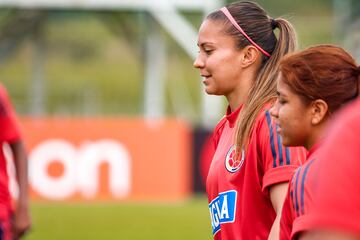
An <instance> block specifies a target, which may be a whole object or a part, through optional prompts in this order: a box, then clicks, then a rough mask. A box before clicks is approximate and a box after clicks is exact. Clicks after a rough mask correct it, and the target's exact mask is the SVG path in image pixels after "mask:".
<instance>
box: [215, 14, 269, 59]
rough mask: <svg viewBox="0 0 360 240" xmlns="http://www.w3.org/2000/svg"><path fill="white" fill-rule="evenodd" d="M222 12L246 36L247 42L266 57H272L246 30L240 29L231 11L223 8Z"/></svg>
mask: <svg viewBox="0 0 360 240" xmlns="http://www.w3.org/2000/svg"><path fill="white" fill-rule="evenodd" d="M220 11H222V12H223V13H224V14H225V16H226V17H227V18H228V19H229V21H230V22H231V23H232V25H234V27H236V29H237V30H239V32H241V34H242V35H244V37H246V38H247V40H249V42H250V43H251V44H252V45H254V47H256V48H257V49H258V50H259V51H260V52H262V53H263V54H264V55H265V56H268V57H270V54H269V53H268V52H266V51H265V50H264V49H262V48H261V47H260V46H259V45H257V44H256V43H255V42H254V41H253V40H252V39H251V38H250V37H249V36H248V35H247V34H246V33H245V32H244V30H242V28H241V27H240V25H239V24H238V23H237V22H236V21H235V19H234V18H233V16H232V15H231V13H230V12H229V10H228V9H227V8H226V7H223V8H221V9H220Z"/></svg>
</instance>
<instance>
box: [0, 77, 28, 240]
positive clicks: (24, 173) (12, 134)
mask: <svg viewBox="0 0 360 240" xmlns="http://www.w3.org/2000/svg"><path fill="white" fill-rule="evenodd" d="M0 143H1V151H0V239H1V240H12V239H20V237H21V236H23V235H24V234H25V233H26V231H27V230H28V229H29V228H30V226H31V220H30V214H29V204H28V203H29V199H28V164H27V156H26V152H25V147H24V143H23V140H22V136H21V133H20V128H19V123H18V121H17V119H16V115H15V112H14V110H13V107H12V106H11V103H10V100H9V98H8V95H7V92H6V90H5V88H4V87H3V86H2V85H1V84H0ZM5 143H7V144H9V146H10V149H11V152H12V156H13V159H14V165H15V170H16V178H17V182H18V186H19V196H18V199H17V204H16V206H15V208H14V206H13V203H12V198H11V196H10V192H9V176H8V173H7V165H6V159H5V154H4V144H5Z"/></svg>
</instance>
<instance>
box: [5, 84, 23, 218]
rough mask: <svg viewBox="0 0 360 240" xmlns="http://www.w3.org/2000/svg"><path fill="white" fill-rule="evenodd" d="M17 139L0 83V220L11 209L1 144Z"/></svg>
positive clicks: (18, 134) (8, 101)
mask: <svg viewBox="0 0 360 240" xmlns="http://www.w3.org/2000/svg"><path fill="white" fill-rule="evenodd" d="M19 139H20V131H19V125H18V122H17V120H16V117H15V113H14V111H13V108H12V106H11V103H10V100H9V98H8V95H7V93H6V90H5V88H4V87H3V86H2V85H1V84H0V147H1V149H0V220H6V219H7V218H8V217H9V213H10V211H11V209H12V202H11V197H10V193H9V187H8V185H9V179H8V174H7V166H6V159H5V155H4V150H3V145H4V143H6V142H8V143H12V142H15V141H17V140H19Z"/></svg>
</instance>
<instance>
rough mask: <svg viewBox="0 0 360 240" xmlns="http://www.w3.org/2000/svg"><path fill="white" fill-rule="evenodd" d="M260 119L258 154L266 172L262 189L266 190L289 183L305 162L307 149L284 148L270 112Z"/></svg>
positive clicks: (265, 112) (266, 112)
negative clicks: (275, 185)
mask: <svg viewBox="0 0 360 240" xmlns="http://www.w3.org/2000/svg"><path fill="white" fill-rule="evenodd" d="M260 117H261V118H260V121H259V125H258V130H257V132H258V133H257V134H258V138H259V139H258V142H259V143H260V146H259V150H258V151H259V153H258V154H259V155H260V159H261V163H260V164H261V165H262V168H263V172H264V177H263V180H262V181H263V182H262V189H263V190H265V189H266V188H267V187H269V186H271V185H273V184H277V183H281V182H287V181H289V180H290V178H291V176H292V175H293V173H294V171H295V170H296V168H297V167H298V166H300V165H301V163H303V162H305V159H306V149H305V148H303V147H285V146H283V145H282V142H281V138H280V135H279V134H278V133H277V131H276V128H277V126H276V124H275V123H274V121H273V120H272V119H271V116H270V113H269V111H268V110H265V111H264V112H263V113H262V116H260Z"/></svg>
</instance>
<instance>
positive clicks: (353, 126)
mask: <svg viewBox="0 0 360 240" xmlns="http://www.w3.org/2000/svg"><path fill="white" fill-rule="evenodd" d="M359 123H360V100H356V102H354V103H352V104H350V106H347V107H346V108H345V109H344V110H342V111H340V112H339V114H337V116H336V120H335V121H334V122H333V124H332V126H331V128H330V130H329V132H330V133H329V136H328V137H327V139H326V141H325V142H324V144H323V147H322V148H321V151H320V153H319V156H318V161H319V169H321V171H319V174H318V184H317V189H316V195H315V196H314V205H313V207H311V208H310V210H309V219H308V221H307V222H306V227H307V230H311V229H334V230H338V231H344V232H349V233H352V234H355V235H358V236H359V237H360V221H358V220H359V219H360V191H359V186H360V177H359V173H360V147H359V146H360V124H359Z"/></svg>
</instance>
